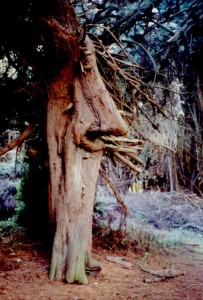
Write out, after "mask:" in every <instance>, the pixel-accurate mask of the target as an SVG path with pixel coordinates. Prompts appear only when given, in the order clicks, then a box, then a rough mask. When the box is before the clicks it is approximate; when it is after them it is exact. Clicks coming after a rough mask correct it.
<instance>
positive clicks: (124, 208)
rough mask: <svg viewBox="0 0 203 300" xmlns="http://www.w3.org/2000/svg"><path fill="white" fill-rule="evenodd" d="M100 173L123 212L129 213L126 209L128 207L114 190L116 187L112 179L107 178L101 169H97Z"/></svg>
mask: <svg viewBox="0 0 203 300" xmlns="http://www.w3.org/2000/svg"><path fill="white" fill-rule="evenodd" d="M99 173H100V175H101V176H102V177H103V178H104V179H105V180H106V182H107V184H108V185H109V187H110V188H111V189H112V191H113V193H114V196H115V198H116V200H117V202H118V203H119V204H120V206H121V208H122V210H123V212H124V213H125V214H129V211H128V208H127V206H126V205H125V203H124V202H123V200H122V199H121V197H120V195H119V194H118V193H117V191H116V187H115V186H114V184H113V183H112V181H111V180H110V179H109V177H108V176H107V175H106V174H105V173H104V172H102V171H101V170H100V171H99Z"/></svg>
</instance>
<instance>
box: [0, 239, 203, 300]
mask: <svg viewBox="0 0 203 300" xmlns="http://www.w3.org/2000/svg"><path fill="white" fill-rule="evenodd" d="M0 247H1V248H0V249H1V250H0V299H1V300H11V299H15V300H16V299H17V300H35V299H37V300H38V299H40V300H48V299H51V300H55V299H57V300H69V299H71V300H86V299H88V300H94V299H95V300H96V299H98V300H99V299H101V300H103V299H105V300H106V299H108V300H113V299H137V300H141V299H150V300H179V299H181V300H183V299H184V300H185V299H186V300H203V256H202V255H201V254H198V253H196V252H195V251H190V252H189V253H186V252H184V253H182V254H181V255H180V254H177V255H175V256H174V255H161V254H160V255H158V254H157V253H156V254H153V255H152V254H150V255H149V256H148V257H147V256H146V255H145V256H143V255H142V256H141V255H140V254H139V255H138V254H133V253H131V252H128V253H126V252H125V253H124V252H122V253H118V252H117V253H113V252H111V253H109V252H108V253H107V252H106V251H104V250H100V251H99V252H98V251H97V253H96V252H95V257H96V258H97V259H98V260H100V261H101V263H102V267H103V268H102V271H101V273H100V274H99V275H98V276H97V277H89V284H88V285H86V286H82V285H79V284H66V283H63V282H57V281H50V280H49V279H48V270H49V258H48V255H47V252H46V251H45V250H42V248H41V245H40V244H37V243H31V242H30V241H29V242H28V241H26V243H24V242H19V241H17V240H13V239H12V238H11V237H5V238H2V239H1V241H0ZM107 255H111V256H118V255H119V256H122V257H123V258H124V259H125V260H126V261H128V262H131V263H132V264H133V267H132V268H131V269H126V268H124V267H123V266H120V265H118V264H117V263H113V262H110V261H107V260H106V256H107ZM137 262H140V263H141V265H142V266H144V267H145V268H147V269H148V270H150V271H158V272H160V273H167V270H168V269H169V268H170V269H173V272H174V273H175V274H179V273H184V275H182V276H178V277H175V278H171V279H167V280H164V281H161V282H154V283H146V282H144V281H143V280H144V278H146V277H147V278H154V277H155V276H153V275H151V274H148V273H147V272H144V271H142V270H141V269H140V268H138V266H137Z"/></svg>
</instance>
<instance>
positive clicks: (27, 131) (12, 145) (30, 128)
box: [0, 124, 34, 156]
mask: <svg viewBox="0 0 203 300" xmlns="http://www.w3.org/2000/svg"><path fill="white" fill-rule="evenodd" d="M33 129H34V125H32V124H30V125H29V126H28V127H27V128H26V129H25V131H24V132H23V133H22V134H21V135H20V136H19V137H18V138H17V139H15V140H14V141H12V142H11V143H10V144H8V145H6V147H5V148H3V149H1V150H0V156H1V155H4V154H5V153H7V152H8V151H10V150H12V149H14V148H15V147H19V146H20V145H21V144H22V143H23V142H24V140H25V139H26V138H27V137H28V136H29V135H30V134H31V133H32V131H33Z"/></svg>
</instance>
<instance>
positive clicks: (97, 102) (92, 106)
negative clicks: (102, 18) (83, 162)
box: [74, 40, 127, 144]
mask: <svg viewBox="0 0 203 300" xmlns="http://www.w3.org/2000/svg"><path fill="white" fill-rule="evenodd" d="M86 45H87V49H88V53H91V54H90V55H88V56H87V57H88V61H87V63H88V64H89V65H90V66H91V68H90V69H89V70H88V71H87V72H86V73H85V74H84V73H82V72H81V74H80V76H78V77H76V79H75V81H74V112H75V120H74V138H75V142H76V143H77V144H80V141H81V140H82V139H83V137H84V136H86V135H88V137H90V138H92V139H96V138H97V137H99V136H101V135H115V136H119V135H126V133H127V126H126V124H125V122H124V120H123V119H122V117H121V115H120V112H119V111H118V109H117V108H116V106H115V104H114V103H113V100H112V98H111V97H110V95H109V93H108V91H107V89H106V87H105V85H104V82H103V80H102V77H101V75H100V73H99V71H98V68H97V64H96V58H95V53H94V47H93V45H92V42H91V41H90V40H87V42H86Z"/></svg>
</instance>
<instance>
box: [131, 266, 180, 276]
mask: <svg viewBox="0 0 203 300" xmlns="http://www.w3.org/2000/svg"><path fill="white" fill-rule="evenodd" d="M137 266H138V268H139V269H140V270H142V271H143V272H147V273H149V274H151V275H154V276H157V277H161V278H165V279H170V278H175V277H178V276H183V275H185V273H184V272H178V273H175V272H174V271H172V270H171V269H169V270H168V272H165V273H162V272H159V271H153V270H149V269H147V268H145V267H143V266H142V265H141V264H140V263H137Z"/></svg>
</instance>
